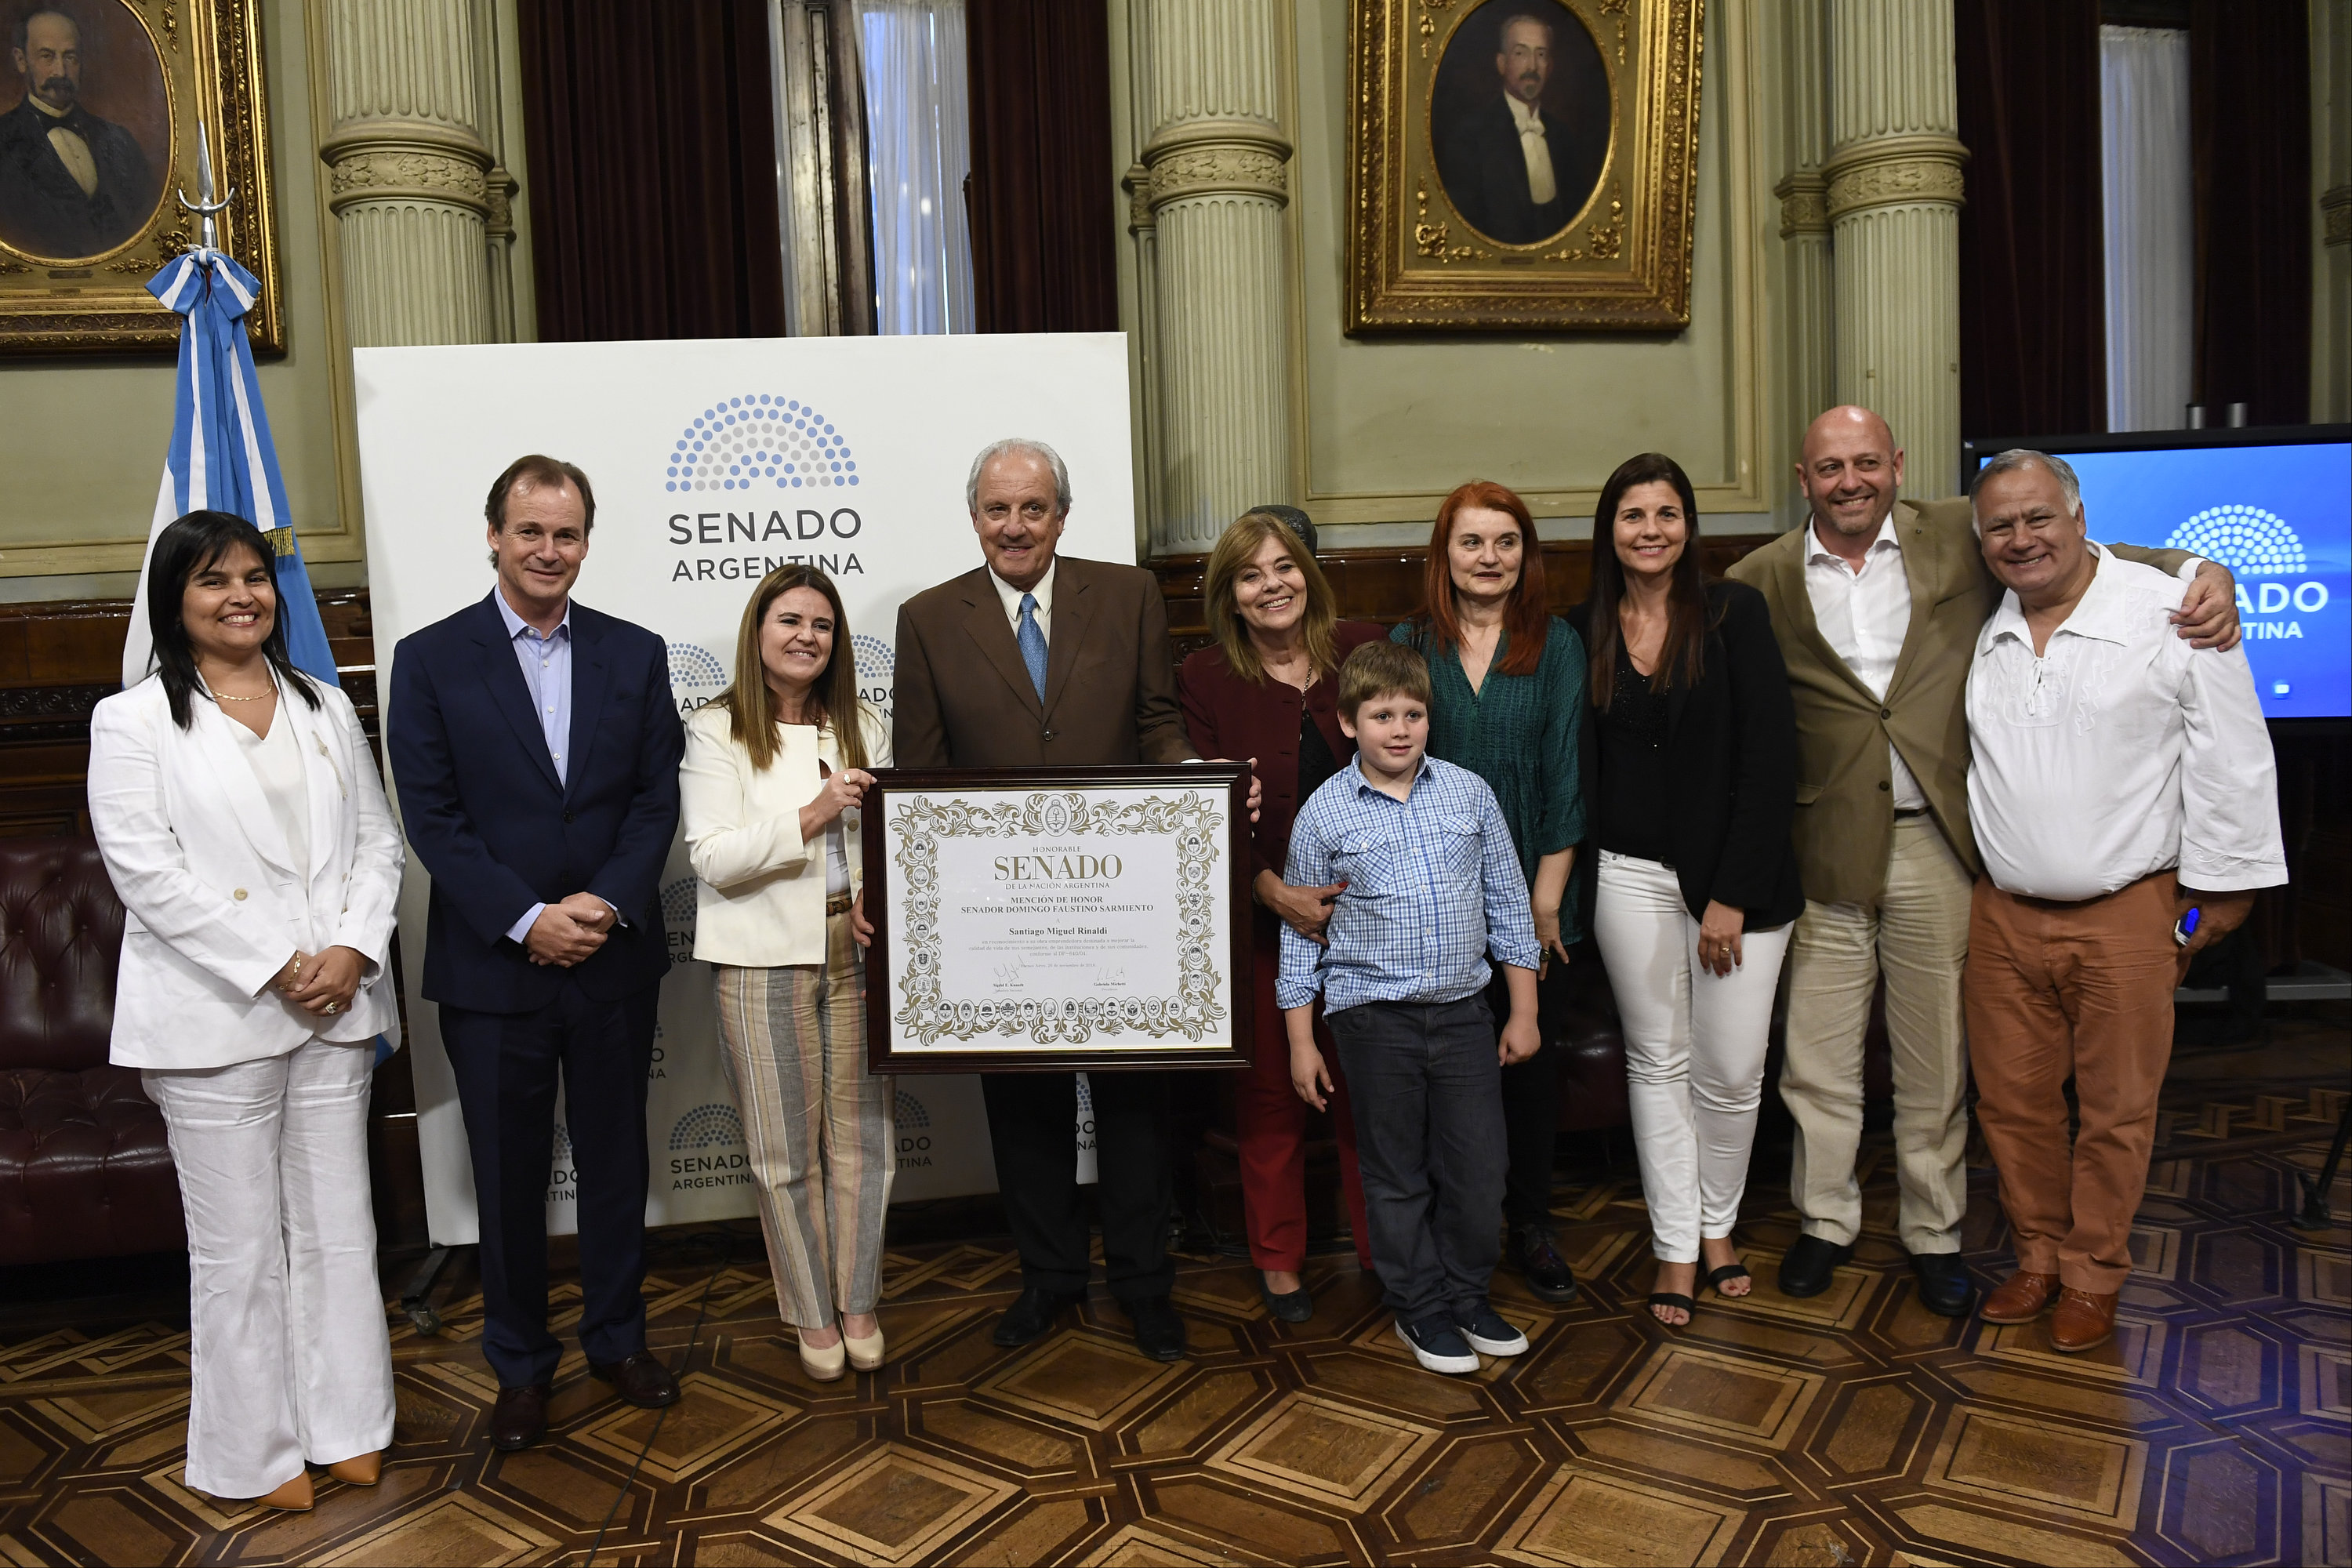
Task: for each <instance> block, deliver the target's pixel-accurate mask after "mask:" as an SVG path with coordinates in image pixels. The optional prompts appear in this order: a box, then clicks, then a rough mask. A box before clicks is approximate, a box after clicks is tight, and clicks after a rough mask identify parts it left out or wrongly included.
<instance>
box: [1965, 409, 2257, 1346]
mask: <svg viewBox="0 0 2352 1568" xmlns="http://www.w3.org/2000/svg"><path fill="white" fill-rule="evenodd" d="M1970 496H1971V499H1972V500H1973V503H1974V506H1975V509H1976V520H1977V526H1978V530H1979V534H1980V535H1981V537H1982V541H1983V548H1984V556H1985V562H1986V563H1987V564H1988V565H1989V566H1990V568H1991V569H1992V573H1993V575H1994V576H1996V577H1998V578H1999V579H2000V582H2001V584H2002V585H2003V586H2004V587H2006V588H2007V589H2008V592H2007V593H2006V594H2005V595H2002V599H2001V605H2000V609H1999V610H1997V611H1996V612H1994V614H1993V617H1992V619H1991V620H1990V621H1988V622H1987V623H1986V624H1985V628H1984V631H1983V633H1982V634H1981V635H1980V636H1979V637H1978V639H1977V652H1976V660H1975V664H1974V667H1973V668H1971V669H1970V670H1969V699H1968V716H1969V744H1970V747H1971V749H1972V752H1973V761H1972V762H1971V763H1970V764H1969V820H1970V822H1971V824H1972V825H1973V826H1974V827H1975V830H1976V840H1977V847H1978V849H1979V853H1981V855H1982V856H1983V858H1984V867H1985V879H1983V880H1981V881H1979V883H1978V884H1977V887H1976V894H1975V900H1974V904H1973V907H1972V909H1971V910H1970V920H1969V961H1968V972H1967V977H1966V984H1965V991H1966V994H1967V1001H1968V1019H1969V1050H1970V1055H1971V1056H1972V1057H1973V1058H1974V1059H1975V1063H1976V1079H1977V1094H1978V1103H1977V1120H1978V1121H1979V1124H1980V1125H1981V1126H1982V1127H1983V1128H1984V1134H1985V1142H1986V1145H1987V1146H1988V1147H1989V1148H1990V1150H1991V1152H1992V1157H1993V1162H1994V1163H1995V1164H1997V1165H1998V1166H1999V1167H2000V1201H2001V1206H2002V1207H2003V1208H2004V1209H2006V1210H2007V1211H2008V1214H2009V1221H2010V1229H2011V1234H2012V1236H2013V1237H2014V1239H2015V1243H2016V1247H2017V1272H2016V1273H2015V1274H2013V1275H2011V1277H2010V1279H2009V1280H2008V1282H2007V1283H2005V1284H2003V1285H2002V1286H2001V1287H2000V1289H1996V1290H1995V1291H1993V1292H1992V1294H1991V1295H1990V1296H1989V1297H1987V1298H1986V1300H1985V1304H1984V1309H1983V1316H1984V1318H1985V1320H1986V1321H1988V1322H1994V1323H2021V1322H2025V1321H2030V1320H2032V1319H2033V1318H2036V1317H2038V1316H2040V1315H2041V1313H2042V1310H2043V1309H2044V1308H2045V1307H2046V1306H2048V1305H2049V1304H2050V1302H2051V1301H2052V1300H2053V1298H2055V1300H2056V1302H2057V1310H2056V1311H2055V1313H2054V1314H2053V1317H2052V1319H2051V1324H2050V1342H2051V1344H2052V1345H2053V1347H2054V1348H2056V1349H2058V1350H2061V1351H2067V1352H2075V1351H2086V1350H2090V1349H2092V1348H2093V1347H2095V1346H2096V1345H2101V1344H2104V1343H2105V1342H2107V1340H2108V1339H2109V1338H2111V1337H2112V1336H2113V1334H2114V1331H2115V1315H2116V1295H2117V1293H2118V1291H2119V1290H2120V1289H2121V1288H2122V1285H2123V1281H2124V1279H2125V1278H2126V1276H2128V1275H2129V1274H2130V1273H2131V1254H2130V1249H2129V1241H2130V1236H2131V1224H2132V1215H2133V1214H2134V1213H2135V1212H2136V1211H2137V1209H2138V1207H2139V1200H2140V1193H2141V1189H2142V1188H2143V1187H2144V1186H2145V1185H2146V1184H2147V1159H2148V1147H2149V1144H2150V1142H2151V1141H2152V1139H2153V1136H2154V1133H2155V1128H2156V1106H2157V1094H2158V1090H2159V1089H2161V1088H2162V1087H2163V1084H2164V1074H2165V1068H2166V1067H2167V1066H2168V1064H2169V1062H2170V1060H2171V1057H2172V993H2173V989H2174V987H2175V986H2176V985H2178V984H2179V978H2180V975H2181V974H2182V973H2183V972H2185V971H2186V970H2187V968H2188V964H2189V956H2190V955H2191V954H2193V953H2194V952H2197V951H2198V950H2199V949H2200V948H2202V947H2205V946H2206V945H2208V944H2209V943H2210V942H2214V941H2216V940H2218V939H2219V938H2221V936H2224V935H2226V934H2227V933H2228V932H2230V931H2233V930H2235V929H2236V928H2237V926H2238V925H2239V924H2240V923H2241V922H2242V921H2244V919H2245V918H2246V913H2247V910H2249V909H2250V908H2251V907H2252V903H2253V897H2254V890H2255V889H2259V888H2268V887H2275V886H2277V885H2279V884H2280V883H2283V882H2284V881H2285V880H2286V856H2285V851H2284V847H2283V846H2282V844H2281V841H2280V836H2279V820H2278V788H2277V780H2276V776H2275V773H2274V771H2273V765H2272V761H2271V742H2270V734H2269V731H2267V730H2265V729H2264V728H2263V715H2262V707H2261V703H2260V701H2259V700H2258V699H2257V698H2256V697H2255V695H2254V682H2253V675H2252V670H2251V669H2249V668H2248V667H2247V664H2246V656H2245V653H2244V650H2243V649H2240V648H2233V649H2231V650H2230V651H2228V652H2222V651H2221V650H2219V649H2211V648H2209V649H2205V650H2202V651H2199V650H2196V649H2193V648H2191V647H2189V645H2188V644H2187V643H2185V642H2183V641H2182V640H2180V638H2179V637H2176V636H2174V635H2173V628H2172V626H2171V624H2170V621H2169V616H2170V613H2171V611H2172V610H2173V609H2175V608H2176V607H2177V606H2178V605H2179V603H2180V599H2181V595H2182V584H2180V583H2179V581H2178V580H2177V579H2174V578H2170V577H2167V576H2165V575H2164V574H2162V573H2159V572H2157V571H2154V570H2152V569H2151V568H2148V567H2146V566H2139V565H2136V564H2134V563H2130V562H2127V561H2123V560H2120V559H2118V558H2117V557H2116V556H2114V555H2112V554H2109V553H2108V552H2105V551H2103V550H2101V549H2100V548H2099V547H2098V546H2097V545H2096V544H2094V543H2092V542H2090V540H2089V538H2088V537H2087V521H2086V519H2085V518H2084V514H2083V502H2082V493H2081V489H2080V488H2079V486H2078V485H2077V484H2076V482H2075V479H2074V470H2073V469H2072V468H2069V467H2068V466H2067V465H2066V464H2065V463H2064V462H2063V461H2062V460H2061V459H2059V458H2051V457H2045V456H2043V455H2042V454H2041V453H2039V452H2029V451H2023V450H2017V451H2010V452H2004V453H2002V454H2001V455H2000V456H1999V457H1997V458H1993V459H1992V461H1990V462H1989V463H1987V464H1986V465H1985V467H1984V468H1983V469H1982V470H1981V471H1980V472H1979V474H1978V476H1977V479H1976V483H1975V486H1974V488H1973V489H1971V491H1970ZM2191 911H2194V913H2195V914H2196V916H2197V917H2198V918H2197V919H2196V920H2195V921H2190V920H2189V914H2190V912H2191ZM2184 926H2193V928H2194V929H2193V932H2191V933H2189V934H2186V938H2185V940H2182V938H2181V936H2180V935H2179V934H2177V933H2179V932H2180V931H2181V930H2182V928H2183V927H2184ZM2070 1075H2071V1076H2072V1077H2073V1078H2074V1089H2075V1096H2076V1099H2077V1100H2078V1102H2079V1104H2080V1107H2081V1131H2080V1133H2079V1135H2078V1136H2077V1137H2076V1138H2075V1139H2074V1148H2073V1150H2072V1152H2071V1153H2070V1152H2069V1151H2068V1148H2067V1139H2066V1122H2067V1114H2066V1100H2065V1096H2064V1092H2063V1086H2064V1084H2065V1081H2066V1079H2067V1078H2068V1077H2069V1076H2070Z"/></svg>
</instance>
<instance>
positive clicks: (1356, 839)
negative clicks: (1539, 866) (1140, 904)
mask: <svg viewBox="0 0 2352 1568" xmlns="http://www.w3.org/2000/svg"><path fill="white" fill-rule="evenodd" d="M1283 880H1284V881H1286V882H1288V883H1290V884H1292V885H1293V886H1295V887H1324V886H1328V885H1329V884H1330V883H1333V882H1339V881H1345V882H1346V883H1347V884H1348V887H1347V889H1346V890H1345V891H1343V892H1342V893H1340V895H1339V900H1338V901H1337V902H1336V903H1334V904H1333V905H1332V907H1331V923H1330V924H1329V925H1328V926H1327V927H1326V928H1325V929H1324V936H1325V938H1326V940H1327V942H1328V945H1325V946H1318V944H1316V943H1314V942H1309V941H1307V939H1306V938H1305V937H1303V936H1300V935H1299V934H1298V933H1297V931H1293V930H1291V929H1290V927H1289V926H1287V925H1285V926H1284V927H1283V928H1282V973H1281V978H1280V979H1279V980H1278V981H1276V985H1275V1001H1276V1003H1277V1004H1278V1005H1281V1006H1283V1007H1286V1008H1289V1007H1303V1006H1305V1005H1307V1004H1308V1003H1309V1002H1312V1001H1313V1000H1314V999H1315V994H1316V993H1317V992H1318V991H1320V992H1322V993H1323V1005H1324V1008H1325V1010H1326V1011H1327V1012H1331V1013H1338V1012H1342V1011H1345V1010H1346V1009H1347V1008H1349V1007H1353V1006H1355V1005H1358V1004H1359V1003H1363V1002H1432V1003H1434V1002H1455V1001H1459V1000H1461V999H1462V998H1463V997H1465V996H1468V995H1472V994H1475V993H1476V992H1479V991H1481V990H1484V989H1485V988H1486V983H1487V981H1488V980H1489V979H1490V978H1492V976H1493V973H1494V972H1493V971H1492V970H1491V969H1489V968H1488V967H1487V964H1486V960H1487V957H1488V955H1490V954H1491V955H1492V956H1493V958H1494V960H1495V962H1496V963H1507V964H1512V965H1515V966H1517V967H1518V968H1521V969H1534V968H1536V967H1537V965H1538V962H1539V960H1540V957H1541V950H1540V949H1539V948H1538V946H1537V945H1536V927H1535V921H1534V919H1533V917H1532V916H1531V915H1530V914H1529V913H1528V879H1527V876H1526V874H1525V873H1524V872H1522V871H1521V870H1520V869H1519V856H1518V851H1517V849H1516V848H1514V847H1512V841H1511V830H1510V828H1509V826H1508V825H1507V824H1506V823H1505V822H1504V821H1503V810H1502V807H1501V806H1500V805H1497V804H1496V800H1495V792H1494V791H1493V790H1491V789H1489V788H1487V787H1486V781H1485V780H1484V779H1481V778H1480V777H1479V776H1478V775H1477V774H1476V773H1472V772H1470V771H1469V770H1468V769H1467V768H1460V767H1456V766H1454V764H1453V763H1444V762H1440V761H1438V759H1436V758H1435V757H1429V756H1424V757H1423V759H1422V763H1421V771H1420V772H1419V773H1417V774H1415V775H1414V778H1413V784H1412V792H1411V794H1410V795H1408V796H1407V797H1406V798H1405V799H1403V800H1398V799H1397V798H1396V797H1395V796H1393V795H1385V794H1382V793H1381V791H1380V790H1378V789H1375V788H1373V787H1372V785H1371V784H1369V783H1368V782H1366V780H1365V778H1364V773H1363V766H1362V759H1361V758H1360V757H1359V758H1350V759H1349V763H1348V765H1347V766H1346V767H1344V768H1341V769H1340V770H1339V772H1338V773H1334V774H1333V775H1332V776H1331V777H1330V779H1329V780H1328V781H1327V782H1326V783H1325V784H1324V785H1323V787H1322V788H1320V789H1318V790H1317V791H1316V792H1315V794H1314V795H1312V796H1310V797H1309V798H1308V800H1307V804H1306V805H1305V806H1304V807H1302V808H1301V809H1300V811H1299V813H1298V820H1297V824H1296V825H1294V826H1292V828H1291V830H1290V865H1289V867H1288V868H1287V869H1286V871H1285V872H1284V873H1283Z"/></svg>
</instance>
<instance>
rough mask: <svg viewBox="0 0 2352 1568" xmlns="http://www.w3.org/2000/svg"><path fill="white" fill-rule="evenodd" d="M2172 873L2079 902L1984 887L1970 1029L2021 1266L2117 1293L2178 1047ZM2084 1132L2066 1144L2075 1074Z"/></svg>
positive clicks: (1978, 905)
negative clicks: (2161, 1096)
mask: <svg viewBox="0 0 2352 1568" xmlns="http://www.w3.org/2000/svg"><path fill="white" fill-rule="evenodd" d="M2173 889H2174V879H2173V875H2172V873H2171V872H2169V871H2165V872H2160V873H2158V875H2156V876H2153V877H2143V878H2141V879H2139V880H2138V881H2137V882H2134V883H2133V884H2132V885H2131V886H2129V887H2127V888H2122V889H2117V890H2116V891H2115V892H2112V893H2109V894H2108V895H2106V896H2105V898H2100V899H2090V900H2085V901H2084V902H2082V903H2079V904H2062V903H2053V902H2051V901H2049V900H2042V899H2021V898H2018V897H2016V896H2014V895H2013V894H2010V893H2004V892H2002V891H2001V890H2000V889H1998V888H1996V887H1994V886H1993V885H1992V883H1991V882H1990V881H1982V882H1979V883H1978V884H1977V889H1976V902H1975V909H1974V911H1973V918H1972V919H1971V920H1970V921H1969V971H1968V995H1969V1038H1970V1039H1971V1040H1972V1041H1974V1043H1975V1049H1976V1068H1977V1121H1978V1122H1979V1125H1981V1126H1982V1127H1983V1128H1984V1134H1985V1142H1986V1144H1987V1146H1989V1147H1990V1149H1991V1151H1992V1157H1993V1163H1994V1164H1996V1165H1998V1166H1999V1167H2000V1204H2001V1207H2002V1208H2004V1209H2006V1210H2008V1211H2009V1227H2010V1233H2011V1239H2012V1240H2013V1241H2014V1242H2015V1243H2016V1247H2017V1266H2018V1268H2021V1269H2023V1270H2026V1271H2029V1272H2032V1273H2035V1274H2055V1275H2057V1276H2058V1278H2059V1280H2060V1282H2061V1283H2062V1284H2065V1285H2069V1286H2072V1287H2073V1288H2074V1289H2077V1290H2088V1291H2090V1292H2092V1293H2093V1294H2095V1295H2111V1294H2113V1293H2114V1292H2115V1291H2116V1290H2119V1289H2122V1288H2123V1282H2124V1280H2125V1279H2126V1277H2127V1276H2128V1275H2129V1274H2130V1273H2131V1227H2132V1216H2133V1215H2135V1214H2137V1212H2138V1210H2139V1202H2140V1195H2141V1194H2142V1192H2143V1191H2144V1190H2145V1189H2146V1187H2147V1155H2148V1147H2149V1145H2150V1144H2151V1143H2152V1142H2154V1141H2155V1136H2156V1101H2157V1095H2158V1091H2159V1090H2161V1089H2163V1087H2164V1073H2165V1068H2167V1067H2168V1066H2169V1065H2170V1063H2171V1060H2172V991H2173V987H2174V985H2175V984H2178V981H2179V947H2178V946H2177V945H2176V944H2175V943H2174V942H2173V940H2172V918H2173V917H2172V900H2173ZM2069 1077H2071V1078H2073V1079H2074V1098H2075V1101H2076V1103H2077V1104H2078V1105H2079V1106H2080V1108H2081V1118H2082V1130H2081V1131H2080V1133H2079V1134H2078V1135H2077V1136H2076V1137H2075V1139H2074V1148H2073V1150H2072V1151H2071V1152H2069V1150H2068V1148H2067V1139H2066V1092H2065V1086H2066V1079H2068V1078H2069Z"/></svg>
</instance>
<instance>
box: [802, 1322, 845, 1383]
mask: <svg viewBox="0 0 2352 1568" xmlns="http://www.w3.org/2000/svg"><path fill="white" fill-rule="evenodd" d="M798 1337H799V1339H800V1342H801V1370H802V1371H803V1372H805V1373H808V1374H809V1375H810V1376H811V1377H813V1378H814V1379H816V1381H817V1382H819V1383H835V1382H837V1381H839V1380H840V1378H841V1376H842V1374H843V1373H845V1372H847V1371H848V1370H849V1356H848V1352H846V1351H845V1350H844V1349H843V1347H842V1346H841V1345H840V1344H838V1343H835V1344H830V1345H827V1346H825V1347H824V1349H823V1350H817V1349H814V1348H813V1347H811V1345H810V1344H809V1342H808V1336H807V1335H805V1334H802V1335H799V1336H798Z"/></svg>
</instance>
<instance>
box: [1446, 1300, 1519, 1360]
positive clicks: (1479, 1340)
mask: <svg viewBox="0 0 2352 1568" xmlns="http://www.w3.org/2000/svg"><path fill="white" fill-rule="evenodd" d="M1454 1327H1455V1328H1456V1329H1457V1330H1459V1331H1461V1334H1462V1337H1463V1338H1464V1339H1465V1340H1467V1341H1469V1342H1470V1348H1471V1349H1473V1350H1475V1351H1476V1352H1478V1353H1479V1354H1480V1355H1517V1354H1518V1353H1519V1352H1521V1351H1523V1350H1526V1349H1527V1348H1528V1336H1527V1335H1525V1334H1523V1333H1521V1332H1519V1331H1518V1330H1517V1329H1515V1328H1513V1327H1511V1325H1510V1324H1508V1323H1507V1322H1505V1321H1503V1315H1502V1314H1501V1313H1500V1312H1497V1311H1496V1310H1495V1309H1494V1308H1493V1307H1492V1306H1489V1305H1488V1304H1487V1303H1486V1302H1484V1301H1481V1302H1479V1303H1478V1310H1476V1311H1475V1312H1472V1313H1471V1314H1470V1315H1469V1320H1468V1321H1466V1322H1457V1323H1455V1324H1454Z"/></svg>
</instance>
